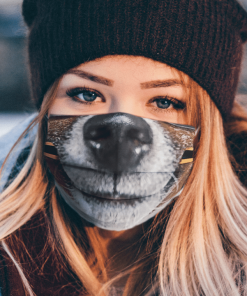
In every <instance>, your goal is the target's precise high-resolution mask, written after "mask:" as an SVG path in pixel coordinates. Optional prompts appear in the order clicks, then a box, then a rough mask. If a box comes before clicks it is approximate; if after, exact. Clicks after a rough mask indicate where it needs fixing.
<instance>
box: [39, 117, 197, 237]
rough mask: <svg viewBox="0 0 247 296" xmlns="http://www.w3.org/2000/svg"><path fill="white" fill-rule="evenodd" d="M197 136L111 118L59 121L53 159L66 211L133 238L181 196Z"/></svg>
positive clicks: (48, 154)
mask: <svg viewBox="0 0 247 296" xmlns="http://www.w3.org/2000/svg"><path fill="white" fill-rule="evenodd" d="M194 137H195V128H194V127H191V126H186V125H180V124H173V123H167V122H162V121H156V120H152V119H147V118H142V117H137V116H133V115H130V114H126V113H111V114H103V115H86V116H51V117H50V118H49V119H48V133H47V139H46V143H45V152H44V155H45V159H46V162H47V164H48V167H49V169H50V171H51V173H52V174H53V176H54V178H55V182H56V186H57V188H58V190H59V192H60V194H61V196H62V197H63V198H64V200H65V201H66V203H67V204H68V205H69V206H70V207H71V208H73V209H74V210H75V211H76V212H77V213H78V214H79V215H80V216H81V217H83V218H84V219H85V220H87V221H88V222H90V223H92V224H94V225H96V226H98V227H99V228H103V229H107V230H117V231H120V230H126V229H130V228H133V227H135V226H137V225H139V224H142V223H144V222H146V221H147V220H148V219H150V218H152V217H154V216H155V215H156V214H157V213H159V212H160V211H161V210H163V209H164V208H165V207H166V206H167V205H168V204H169V203H170V202H171V201H172V200H173V199H174V198H175V197H176V196H178V195H179V194H180V192H181V191H182V189H183V186H184V184H185V183H186V180H187V178H188V176H189V174H190V172H191V169H192V164H193V140H194Z"/></svg>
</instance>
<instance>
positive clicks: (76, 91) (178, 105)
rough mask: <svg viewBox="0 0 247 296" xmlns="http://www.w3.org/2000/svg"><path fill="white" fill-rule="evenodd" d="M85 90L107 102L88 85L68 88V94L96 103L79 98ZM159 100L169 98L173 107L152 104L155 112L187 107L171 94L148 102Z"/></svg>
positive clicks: (80, 101)
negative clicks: (160, 106)
mask: <svg viewBox="0 0 247 296" xmlns="http://www.w3.org/2000/svg"><path fill="white" fill-rule="evenodd" d="M85 91H88V92H92V93H95V94H96V95H97V97H100V98H101V99H102V100H103V102H105V98H104V97H103V95H102V94H101V93H99V92H98V91H96V90H95V89H90V88H87V87H78V88H72V89H68V90H67V91H66V94H67V96H69V97H71V98H72V100H73V101H75V102H78V103H80V104H84V105H92V104H95V102H94V101H92V102H87V101H82V100H81V99H79V98H77V96H78V95H79V94H81V93H83V92H85ZM157 100H167V101H168V102H169V103H171V105H172V108H170V107H168V108H167V109H165V108H164V109H163V108H159V107H158V106H152V110H153V111H155V112H172V111H173V110H174V109H175V110H176V111H182V110H184V109H185V107H186V104H185V103H184V102H181V101H179V100H177V99H176V98H173V97H170V96H159V97H155V98H153V99H151V100H150V101H149V102H148V103H149V104H150V103H154V102H155V101H157Z"/></svg>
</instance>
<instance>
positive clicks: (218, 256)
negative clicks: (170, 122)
mask: <svg viewBox="0 0 247 296" xmlns="http://www.w3.org/2000/svg"><path fill="white" fill-rule="evenodd" d="M174 71H176V72H177V73H178V74H179V76H180V78H181V79H182V80H183V81H184V84H185V88H186V92H187V96H188V100H187V101H188V104H187V109H186V113H187V118H188V121H189V124H191V125H194V126H200V132H199V134H198V143H197V146H196V157H195V162H194V167H193V170H192V172H191V175H190V177H189V179H188V181H187V183H186V185H185V187H184V190H183V192H182V193H181V195H180V196H179V197H178V198H177V199H176V201H174V202H173V203H172V204H171V205H170V206H168V207H167V208H166V209H165V210H163V211H162V212H161V213H159V214H158V215H156V217H155V218H154V219H153V221H151V222H150V223H149V224H150V225H148V229H147V230H146V233H145V236H144V237H143V238H142V244H143V245H144V246H145V247H144V248H143V249H142V250H141V252H140V258H139V259H138V261H137V262H135V264H134V265H133V266H132V267H130V268H129V270H126V271H123V273H122V274H120V275H118V276H117V277H116V278H114V279H112V280H110V281H109V280H108V278H107V273H106V268H105V255H104V252H102V251H101V246H100V245H99V244H100V243H99V241H98V239H97V229H94V228H87V227H84V235H85V237H84V238H85V240H87V243H88V245H89V246H90V248H89V249H90V252H88V249H87V248H88V247H87V246H86V244H87V243H85V242H84V241H83V240H82V239H81V238H80V235H81V232H82V230H81V229H80V231H79V229H78V228H77V226H76V225H74V224H73V223H72V222H71V219H70V217H69V213H68V211H67V209H66V206H65V204H64V202H63V201H62V200H61V198H60V197H59V196H58V195H57V194H56V190H55V187H54V185H53V186H50V187H49V190H48V186H49V181H48V178H47V173H46V170H45V164H44V163H43V151H42V147H43V141H44V118H45V114H46V112H47V110H48V109H49V107H50V106H51V104H52V102H53V99H54V98H55V96H56V91H57V87H58V84H59V81H57V82H56V83H55V84H54V85H53V86H52V87H51V89H50V90H49V91H48V92H47V94H46V96H45V98H44V101H43V105H42V107H41V112H40V114H39V115H38V118H37V119H36V120H35V121H34V122H33V123H32V125H34V124H36V123H39V133H38V135H37V137H36V139H35V141H34V144H33V147H32V150H31V153H30V155H29V157H28V159H27V161H26V163H25V165H24V167H23V168H22V170H21V172H20V173H19V174H18V176H17V177H16V178H15V180H14V181H13V182H12V183H11V184H10V185H9V186H8V187H7V188H6V189H5V190H4V191H3V192H2V193H1V194H0V217H1V219H0V239H1V241H2V245H3V248H4V249H5V250H6V252H7V253H8V254H9V256H10V258H11V260H12V261H13V262H14V264H15V265H16V267H17V269H18V271H19V273H20V276H21V278H22V280H23V284H24V287H25V289H26V291H27V293H28V294H29V295H34V293H33V292H32V289H31V287H30V285H29V283H28V281H27V279H26V276H25V274H24V272H23V271H22V269H21V267H20V264H19V262H18V258H15V257H14V256H13V255H12V253H11V251H10V248H9V247H8V240H9V237H11V236H12V235H14V233H15V232H16V231H17V230H18V229H19V228H20V227H21V226H22V225H24V224H25V223H26V222H27V221H28V220H30V219H31V217H32V216H33V215H34V214H35V213H37V212H39V211H40V212H43V213H46V211H47V209H46V208H47V206H46V207H45V202H46V203H48V205H49V211H50V220H51V225H52V228H53V232H52V231H51V234H50V235H51V237H52V238H51V240H50V242H49V243H50V244H54V248H56V249H57V250H58V251H59V252H60V253H61V254H62V255H63V258H66V260H67V262H68V263H69V265H70V268H71V269H72V271H73V272H74V273H75V274H76V276H77V277H78V279H79V280H80V282H81V283H82V285H83V287H84V288H85V290H86V291H87V293H88V295H107V294H108V291H109V289H110V287H111V285H114V281H115V280H117V279H118V278H120V277H122V276H126V275H129V278H128V281H127V284H126V287H125V291H124V294H123V295H144V294H143V293H144V291H146V292H145V295H152V293H153V291H154V290H158V291H159V293H161V294H162V295H167V296H168V295H169V296H176V295H184V296H191V295H198V296H201V295H208V296H214V295H215V296H216V295H217V296H219V295H222V296H223V295H224V296H226V295H231V296H233V295H236V296H237V295H247V286H246V281H245V280H244V279H245V278H243V275H244V276H245V274H246V271H247V270H246V263H247V248H246V245H247V227H246V226H247V199H246V197H247V192H246V189H245V188H244V187H243V185H242V184H241V183H240V181H239V179H238V177H237V176H236V174H235V173H234V171H233V168H232V165H231V162H230V160H229V156H230V155H229V152H228V149H227V145H226V137H225V135H226V134H227V135H230V134H231V133H239V132H241V131H246V130H247V116H246V114H245V112H244V111H243V109H241V108H240V107H239V105H238V104H237V103H235V107H234V111H233V115H232V118H231V120H229V121H228V123H227V124H225V126H224V125H223V121H222V117H221V114H220V112H219V111H218V109H217V108H216V106H215V105H214V103H213V102H212V100H211V99H210V97H209V96H208V94H207V93H206V91H204V90H203V89H202V88H201V87H200V86H199V85H198V84H197V83H195V82H194V81H193V80H192V79H190V78H189V77H188V76H187V75H185V74H183V73H181V72H178V71H177V70H175V69H174ZM17 145H18V144H17ZM2 169H4V166H3V167H2ZM75 224H76V223H75ZM52 233H53V234H52ZM89 253H90V254H89ZM95 262H96V263H95ZM241 276H242V278H241ZM140 278H141V279H142V281H138V279H140ZM241 291H242V292H241ZM241 293H243V294H241Z"/></svg>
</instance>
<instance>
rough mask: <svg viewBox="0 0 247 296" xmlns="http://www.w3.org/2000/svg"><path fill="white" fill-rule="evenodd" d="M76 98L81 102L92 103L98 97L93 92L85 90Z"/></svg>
mask: <svg viewBox="0 0 247 296" xmlns="http://www.w3.org/2000/svg"><path fill="white" fill-rule="evenodd" d="M77 97H78V98H79V99H80V100H82V101H86V102H93V101H95V100H96V98H97V97H98V95H97V94H96V93H95V92H92V91H88V90H85V91H83V92H81V93H80V94H78V95H77Z"/></svg>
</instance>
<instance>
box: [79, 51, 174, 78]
mask: <svg viewBox="0 0 247 296" xmlns="http://www.w3.org/2000/svg"><path fill="white" fill-rule="evenodd" d="M75 69H78V70H84V71H88V72H93V73H94V74H95V75H103V76H105V77H108V78H111V79H113V80H115V79H117V78H120V79H121V78H124V79H126V78H128V77H131V78H132V79H133V78H134V79H136V80H138V81H149V80H150V79H151V80H158V79H171V78H176V79H178V78H179V74H178V70H176V69H174V68H172V67H170V66H168V65H166V64H164V63H161V62H158V61H154V60H152V59H150V58H146V57H141V56H128V55H116V56H105V57H103V58H100V59H97V60H94V61H90V62H87V63H83V64H81V65H79V66H77V67H76V68H75Z"/></svg>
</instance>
